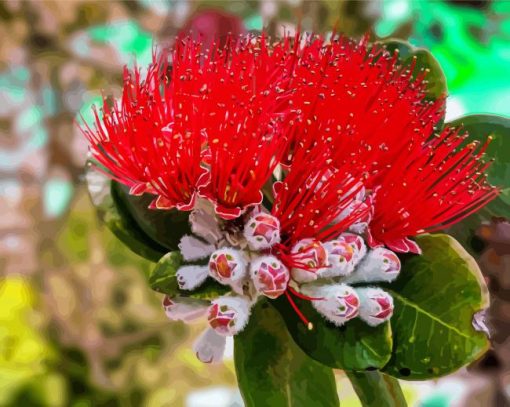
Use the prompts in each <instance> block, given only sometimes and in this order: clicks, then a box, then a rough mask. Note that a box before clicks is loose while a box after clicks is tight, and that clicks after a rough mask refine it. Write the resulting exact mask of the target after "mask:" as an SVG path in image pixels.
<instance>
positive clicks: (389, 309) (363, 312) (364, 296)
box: [356, 288, 393, 326]
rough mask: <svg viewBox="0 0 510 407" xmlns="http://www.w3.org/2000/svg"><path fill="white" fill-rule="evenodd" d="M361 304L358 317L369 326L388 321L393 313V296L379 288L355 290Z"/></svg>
mask: <svg viewBox="0 0 510 407" xmlns="http://www.w3.org/2000/svg"><path fill="white" fill-rule="evenodd" d="M356 293H357V294H358V296H359V299H360V302H361V305H360V308H359V317H360V318H361V319H362V320H363V321H365V322H366V323H367V324H368V325H370V326H377V325H379V324H382V323H383V322H384V321H388V320H389V319H390V318H391V316H392V315H393V298H392V297H391V295H389V294H388V293H387V292H386V291H383V290H381V289H380V288H359V289H357V290H356Z"/></svg>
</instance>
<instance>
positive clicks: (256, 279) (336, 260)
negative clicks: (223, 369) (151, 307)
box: [163, 210, 400, 362]
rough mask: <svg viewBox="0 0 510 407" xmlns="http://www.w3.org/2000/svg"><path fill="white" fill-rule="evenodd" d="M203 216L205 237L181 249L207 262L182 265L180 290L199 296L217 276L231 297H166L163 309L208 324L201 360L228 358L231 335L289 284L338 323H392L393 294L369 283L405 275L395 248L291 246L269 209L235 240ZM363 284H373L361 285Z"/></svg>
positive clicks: (199, 346)
mask: <svg viewBox="0 0 510 407" xmlns="http://www.w3.org/2000/svg"><path fill="white" fill-rule="evenodd" d="M196 211H197V210H196ZM199 211H200V210H198V212H199ZM203 215H204V214H203V213H202V214H201V213H197V212H195V213H194V214H193V215H192V217H191V222H192V230H193V231H194V233H195V234H196V235H197V237H193V236H185V237H183V239H182V240H181V244H180V249H181V252H182V254H183V258H184V259H185V260H197V259H203V260H204V261H202V265H184V266H182V267H181V268H180V269H179V270H178V271H177V282H178V284H179V287H180V289H182V290H189V291H192V290H194V289H196V288H197V287H199V286H200V285H201V284H202V283H204V281H205V280H206V279H207V278H212V279H214V280H216V281H217V282H219V283H220V284H222V285H228V286H230V288H231V293H230V294H228V295H225V296H221V297H219V298H216V299H214V300H212V301H205V300H197V299H190V298H189V297H179V298H168V297H166V298H165V301H164V304H163V305H164V308H165V311H166V313H167V315H168V317H169V318H170V319H173V320H182V321H184V322H190V321H192V320H194V319H198V318H201V319H204V318H205V319H207V321H208V323H209V328H208V329H207V330H206V331H205V332H204V333H203V334H202V335H201V336H200V338H199V340H198V341H197V343H196V344H195V352H196V354H197V357H198V358H199V359H200V360H202V361H204V362H213V361H217V360H220V359H221V355H222V354H223V349H224V347H225V337H227V336H232V335H236V334H237V333H239V332H241V331H242V330H243V329H244V327H245V326H246V325H247V323H248V320H249V317H250V310H251V308H252V306H253V305H254V304H255V303H256V301H257V299H258V298H259V297H260V296H265V297H268V298H270V299H275V298H278V297H279V296H281V295H283V294H284V293H285V292H286V290H287V289H288V287H289V283H291V284H292V288H293V290H297V291H299V292H300V293H301V295H302V297H303V298H309V300H310V301H311V303H312V305H313V307H314V308H315V309H316V310H317V311H318V312H319V313H320V314H321V315H323V316H324V318H325V319H326V320H328V321H330V322H332V323H333V324H335V325H337V326H341V325H343V324H345V323H346V322H348V321H349V320H351V319H353V318H356V317H359V318H360V319H362V320H363V321H365V322H366V323H367V324H368V325H370V326H376V325H379V324H381V323H383V322H385V321H387V320H388V319H389V318H391V316H392V313H393V299H392V297H391V296H390V295H389V294H388V293H387V292H385V291H384V290H382V289H380V288H377V287H375V286H368V287H367V286H366V284H367V283H368V284H371V285H372V284H374V283H377V282H390V281H393V280H394V279H395V278H396V277H397V276H398V273H399V272H400V261H399V258H398V257H397V256H396V254H395V253H393V252H392V251H390V250H388V249H386V248H383V247H378V248H375V249H370V250H368V249H367V246H366V244H365V241H364V239H363V238H362V237H361V236H360V235H358V234H355V233H351V232H348V233H343V234H341V235H340V236H338V237H337V238H336V239H333V240H330V241H326V242H321V241H318V240H316V239H302V240H300V241H298V242H296V243H294V244H291V245H290V246H289V247H287V246H285V244H283V243H282V242H281V236H280V222H279V220H278V219H277V218H276V217H274V216H272V215H271V214H269V213H265V212H255V213H252V214H250V216H249V217H248V218H247V219H246V221H245V224H244V227H243V228H242V229H241V230H240V231H238V235H240V236H236V237H232V236H229V237H228V238H227V237H225V236H222V235H221V233H212V232H211V231H210V230H207V228H206V227H204V223H203V221H204V220H206V221H207V220H208V221H211V220H212V219H207V216H203ZM200 219H202V224H200ZM195 220H198V221H195ZM351 230H352V229H351ZM232 242H235V244H233V243H232ZM282 253H284V254H282ZM206 262H207V263H206ZM205 263H206V264H205ZM358 283H365V284H364V286H363V287H358V286H356V284H358Z"/></svg>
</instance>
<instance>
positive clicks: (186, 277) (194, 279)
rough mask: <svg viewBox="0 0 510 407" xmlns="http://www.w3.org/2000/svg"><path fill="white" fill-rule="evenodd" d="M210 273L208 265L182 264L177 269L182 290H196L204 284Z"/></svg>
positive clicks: (178, 281) (178, 282)
mask: <svg viewBox="0 0 510 407" xmlns="http://www.w3.org/2000/svg"><path fill="white" fill-rule="evenodd" d="M208 275H209V268H208V267H207V266H182V267H181V268H179V270H177V273H176V277H177V284H179V288H180V289H181V290H194V289H195V288H197V287H198V286H200V285H202V283H203V282H204V281H205V279H206V278H207V276H208Z"/></svg>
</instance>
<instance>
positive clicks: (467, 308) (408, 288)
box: [383, 235, 489, 380]
mask: <svg viewBox="0 0 510 407" xmlns="http://www.w3.org/2000/svg"><path fill="white" fill-rule="evenodd" d="M417 242H418V244H419V245H420V247H421V248H422V250H423V254H422V255H421V256H413V257H411V258H409V259H407V260H406V261H405V262H404V264H403V267H402V271H401V274H400V276H399V278H398V279H397V280H396V282H394V283H392V284H390V285H388V286H387V287H386V289H387V291H388V292H389V293H391V295H392V296H393V299H394V302H395V311H394V315H393V317H392V318H391V325H392V330H393V343H394V346H393V352H392V356H391V360H390V361H389V363H388V364H387V365H386V366H385V367H384V370H383V371H384V372H386V373H388V374H390V375H392V376H395V377H398V378H402V379H408V380H425V379H430V378H434V377H438V376H442V375H445V374H448V373H451V372H453V371H454V370H457V369H459V368H460V367H462V366H464V365H466V364H467V363H470V362H472V361H473V360H475V359H476V358H478V357H479V356H481V354H482V353H483V352H484V351H486V350H487V349H488V346H489V343H488V340H487V337H486V336H485V334H484V333H482V332H478V331H476V330H475V329H474V327H473V322H472V321H473V315H474V314H475V313H476V312H478V311H480V310H482V309H484V308H486V307H487V306H488V294H487V287H486V285H485V282H484V280H483V277H482V275H481V273H480V270H479V268H478V266H477V265H476V263H475V261H474V259H473V258H472V257H471V256H469V254H468V253H467V252H466V251H465V250H464V249H463V248H462V247H461V245H460V244H459V243H458V242H457V241H455V239H453V238H452V237H450V236H447V235H424V236H421V237H419V238H417Z"/></svg>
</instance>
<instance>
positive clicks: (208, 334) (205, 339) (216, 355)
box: [193, 328, 227, 363]
mask: <svg viewBox="0 0 510 407" xmlns="http://www.w3.org/2000/svg"><path fill="white" fill-rule="evenodd" d="M226 342H227V339H226V338H225V337H224V336H222V335H219V334H218V333H216V331H215V330H214V329H212V328H206V330H205V331H204V332H202V334H201V335H200V336H199V337H198V339H197V340H196V341H195V343H194V344H193V351H194V352H195V355H197V359H198V360H200V361H201V362H204V363H218V362H221V361H222V360H223V354H224V353H225V345H226Z"/></svg>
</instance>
